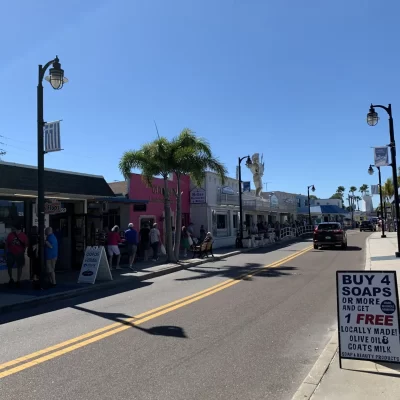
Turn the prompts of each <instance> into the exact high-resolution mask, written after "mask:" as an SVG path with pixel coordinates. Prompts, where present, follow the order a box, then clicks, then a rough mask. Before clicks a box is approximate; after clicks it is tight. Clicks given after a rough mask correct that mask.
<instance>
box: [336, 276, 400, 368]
mask: <svg viewBox="0 0 400 400" xmlns="http://www.w3.org/2000/svg"><path fill="white" fill-rule="evenodd" d="M336 290H337V312H338V330H339V364H340V368H341V367H342V359H353V360H369V361H385V362H391V363H400V341H399V332H400V330H399V329H400V326H399V309H398V304H399V303H398V291H397V276H396V271H337V272H336Z"/></svg>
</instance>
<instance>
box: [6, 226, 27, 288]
mask: <svg viewBox="0 0 400 400" xmlns="http://www.w3.org/2000/svg"><path fill="white" fill-rule="evenodd" d="M28 244H29V240H28V237H27V236H26V235H25V233H24V232H22V228H21V226H18V225H17V226H15V227H13V228H12V230H11V232H10V233H9V234H8V236H7V239H6V243H5V250H6V253H7V258H6V260H7V269H8V276H9V278H10V281H9V284H10V285H12V284H14V279H13V274H12V270H13V268H14V266H15V265H16V266H17V286H19V285H20V282H21V276H22V268H23V267H24V265H25V249H26V248H27V247H28Z"/></svg>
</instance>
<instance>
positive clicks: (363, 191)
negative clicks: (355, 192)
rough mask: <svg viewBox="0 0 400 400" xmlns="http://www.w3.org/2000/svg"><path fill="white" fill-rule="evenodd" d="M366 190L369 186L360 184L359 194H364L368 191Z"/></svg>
mask: <svg viewBox="0 0 400 400" xmlns="http://www.w3.org/2000/svg"><path fill="white" fill-rule="evenodd" d="M368 188H369V186H368V185H367V184H365V183H364V184H362V185H361V186H360V189H359V191H360V192H361V194H365V193H366V192H367V191H368Z"/></svg>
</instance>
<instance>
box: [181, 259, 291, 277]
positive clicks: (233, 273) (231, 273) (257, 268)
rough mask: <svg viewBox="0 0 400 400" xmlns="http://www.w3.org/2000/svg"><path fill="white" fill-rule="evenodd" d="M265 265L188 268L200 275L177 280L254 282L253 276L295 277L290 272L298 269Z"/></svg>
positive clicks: (250, 264)
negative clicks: (214, 278) (228, 279)
mask: <svg viewBox="0 0 400 400" xmlns="http://www.w3.org/2000/svg"><path fill="white" fill-rule="evenodd" d="M264 266H265V264H260V263H247V264H245V265H242V266H233V265H228V266H224V267H212V266H210V267H208V266H207V267H204V268H188V269H187V270H188V271H190V272H196V273H198V274H199V275H196V276H190V277H187V278H177V279H175V280H176V281H195V280H198V279H207V278H212V277H215V276H219V277H223V278H230V279H240V280H245V281H250V280H252V276H253V275H257V276H265V277H278V276H287V275H293V274H291V273H290V272H289V271H294V270H296V269H297V268H296V267H289V266H285V265H281V266H278V267H273V268H263V267H264Z"/></svg>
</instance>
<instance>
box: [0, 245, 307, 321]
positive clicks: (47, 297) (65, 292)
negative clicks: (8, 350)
mask: <svg viewBox="0 0 400 400" xmlns="http://www.w3.org/2000/svg"><path fill="white" fill-rule="evenodd" d="M298 239H301V238H297V239H296V238H295V239H289V240H288V239H286V240H282V242H279V243H275V244H271V245H268V246H265V247H261V248H258V249H263V250H265V251H271V250H272V249H274V248H279V247H280V246H282V245H287V244H289V243H291V242H295V241H297V240H298ZM258 249H257V248H256V249H254V248H250V249H241V250H236V249H234V248H233V247H228V248H227V247H225V248H224V247H221V248H217V249H215V250H213V253H214V259H213V258H212V257H211V256H210V257H209V258H203V259H199V258H190V257H191V256H192V253H191V252H190V253H189V257H188V258H186V259H183V260H180V261H179V263H176V264H174V263H169V264H167V263H163V262H164V261H163V260H161V261H159V262H157V263H155V262H151V261H148V262H144V261H141V262H138V263H137V264H135V267H136V271H135V272H133V271H131V270H130V269H129V268H127V267H128V266H127V265H121V267H122V269H121V270H112V276H113V280H112V281H107V282H99V281H97V282H96V283H95V284H93V285H92V284H82V283H79V284H78V283H77V281H78V276H79V272H80V271H78V270H69V271H60V272H57V273H56V279H57V286H56V287H55V288H51V289H48V290H42V291H37V290H33V289H32V284H31V282H30V281H25V282H21V287H20V288H9V286H8V285H7V284H6V285H0V314H2V313H5V312H10V311H15V310H19V309H25V308H27V307H32V306H35V305H39V304H43V303H48V302H50V301H54V300H60V299H68V298H72V297H76V296H79V295H81V294H85V293H88V292H96V291H101V290H107V289H110V288H115V287H119V286H121V287H122V286H123V285H132V284H135V283H137V282H141V281H145V280H149V279H153V278H156V277H158V276H162V275H166V274H170V273H173V272H176V271H180V270H183V269H186V268H190V267H194V266H196V265H200V264H205V263H208V262H212V261H218V260H223V259H225V258H227V257H232V256H235V255H237V254H240V253H246V252H249V251H252V250H258Z"/></svg>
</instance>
